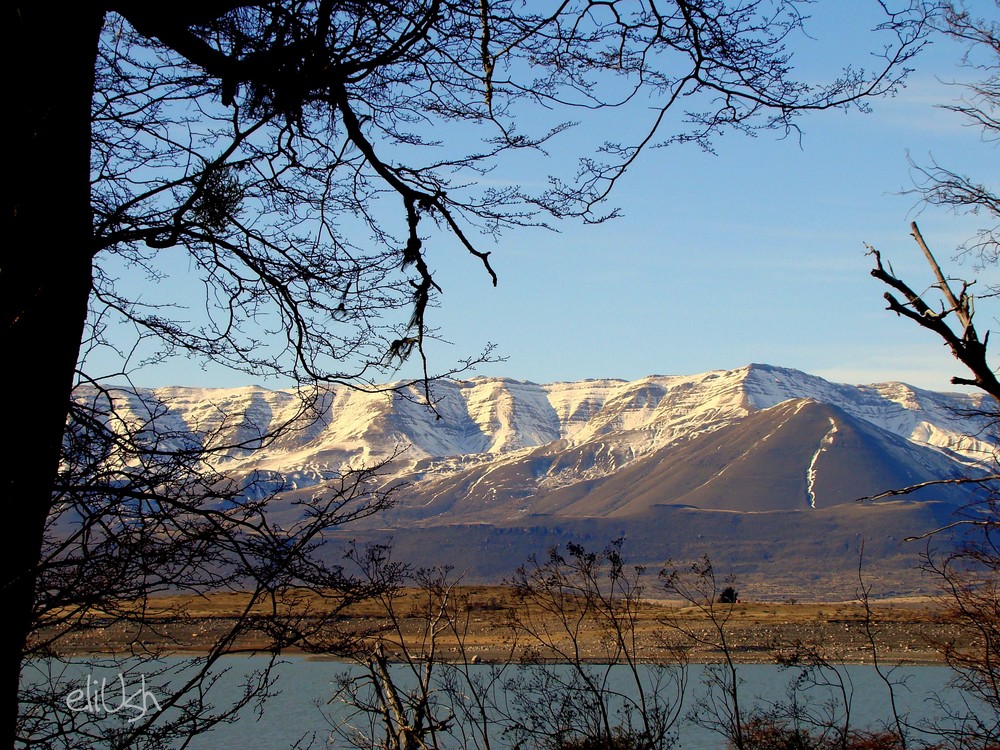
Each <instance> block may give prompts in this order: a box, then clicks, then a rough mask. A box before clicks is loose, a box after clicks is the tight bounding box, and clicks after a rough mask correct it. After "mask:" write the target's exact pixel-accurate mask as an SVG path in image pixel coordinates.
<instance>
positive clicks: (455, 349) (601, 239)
mask: <svg viewBox="0 0 1000 750" xmlns="http://www.w3.org/2000/svg"><path fill="white" fill-rule="evenodd" d="M836 5H837V7H838V8H842V7H843V6H841V5H839V4H836ZM985 5H987V6H988V5H989V3H985ZM836 32H837V33H834V34H832V35H831V38H833V39H838V38H849V37H843V36H841V30H840V29H837V30H836ZM842 33H844V34H846V33H848V32H847V31H846V30H843V32H842ZM961 54H962V48H961V47H959V46H958V45H955V44H953V43H950V42H948V41H946V40H943V39H940V40H937V41H936V42H935V43H934V44H933V45H932V46H931V47H930V48H929V49H927V50H926V51H925V53H924V54H922V55H921V57H920V58H919V59H918V60H917V61H916V64H915V67H916V71H915V72H914V73H913V74H912V76H911V78H910V81H909V84H908V86H907V88H906V89H904V90H903V91H902V92H901V93H900V94H899V95H898V96H896V97H895V98H893V99H888V100H883V101H876V102H874V103H873V105H872V108H873V112H872V113H871V114H867V115H866V114H860V113H858V112H850V113H844V112H840V111H830V112H824V113H818V114H813V115H809V116H808V117H805V118H803V119H802V121H801V126H802V129H803V135H802V137H801V139H798V138H795V137H791V138H785V139H781V138H779V137H778V136H777V135H776V134H771V133H766V132H765V133H762V134H760V135H759V136H758V137H756V138H747V137H745V136H741V135H738V134H729V135H726V136H725V137H723V138H722V139H720V140H719V141H718V142H717V143H716V153H715V154H708V153H704V152H702V151H701V150H699V149H698V148H697V147H694V146H680V147H676V146H675V147H670V148H666V149H658V150H654V151H650V152H648V153H646V154H645V158H644V159H642V160H641V161H640V163H639V164H638V165H636V167H635V168H634V169H633V170H632V171H631V172H630V173H629V174H628V175H627V176H626V177H625V179H624V180H623V181H622V183H621V184H620V185H619V189H618V192H617V194H616V195H615V196H614V203H615V204H616V205H619V206H621V207H622V211H623V216H622V218H620V219H617V220H615V221H611V222H608V223H606V224H603V225H599V226H581V225H578V224H575V223H572V222H565V223H562V224H561V225H559V226H558V229H559V230H560V231H559V232H558V233H555V232H547V231H544V230H518V231H514V232H509V233H507V234H506V235H505V236H504V238H503V239H502V240H501V241H500V242H499V243H497V244H496V245H495V246H493V245H489V244H487V246H485V247H484V249H490V250H492V256H491V260H492V262H493V265H494V267H495V269H496V271H497V273H498V274H499V277H500V283H499V286H498V287H497V288H496V289H494V288H492V287H491V286H490V283H489V279H488V277H487V276H486V274H485V273H484V272H483V270H482V268H481V266H478V265H477V262H476V261H475V259H473V258H471V257H470V256H468V255H467V254H465V253H464V251H462V250H461V249H459V248H457V247H456V246H454V245H453V244H449V243H440V242H439V243H430V244H429V245H428V247H429V248H430V250H429V262H430V265H431V266H432V268H434V269H436V271H437V274H438V279H439V282H440V284H441V286H442V288H443V290H444V295H443V297H442V299H441V307H440V308H439V309H437V310H435V311H434V312H433V323H434V324H435V325H436V326H437V327H438V328H440V330H441V335H442V336H443V337H445V338H447V339H448V340H449V341H450V342H451V343H450V345H448V346H435V347H433V348H432V349H431V354H432V356H433V357H434V358H435V359H436V360H437V362H439V363H440V365H439V366H441V367H444V366H447V364H448V363H450V362H451V361H452V360H455V359H459V358H462V357H465V356H469V355H473V354H475V353H476V352H478V351H479V350H480V349H482V347H483V346H484V345H485V344H486V342H493V343H495V344H496V345H497V347H498V351H497V353H498V354H499V355H500V356H503V357H506V361H504V362H500V363H495V364H489V365H484V366H481V367H480V368H479V369H478V371H477V373H476V374H481V375H503V376H509V377H514V378H519V379H526V380H533V381H536V382H550V381H556V380H578V379H582V378H594V377H617V378H625V379H633V378H638V377H641V376H643V375H647V374H653V373H657V374H685V373H693V372H700V371H704V370H710V369H718V368H731V367H738V366H741V365H744V364H747V363H749V362H767V363H770V364H775V365H781V366H787V367H794V368H798V369H802V370H806V371H808V372H811V373H814V374H817V375H820V376H823V377H826V378H829V379H832V380H836V381H841V382H852V383H867V382H876V381H882V380H904V381H907V382H910V383H912V384H914V385H918V386H922V387H928V388H936V389H949V388H951V386H950V385H949V383H948V379H949V377H950V376H951V375H954V374H964V373H962V372H961V370H960V369H959V368H958V367H957V363H955V362H954V360H953V359H952V358H951V356H950V355H949V354H948V352H947V350H946V349H944V348H943V347H942V346H941V345H940V344H939V343H938V342H937V341H936V340H934V339H933V338H932V337H931V336H930V335H929V334H925V332H923V331H920V330H917V329H916V327H915V326H913V325H912V324H911V323H908V322H907V321H903V320H900V319H897V318H896V317H895V316H892V315H890V314H889V313H888V312H886V311H885V310H884V307H885V305H884V301H883V300H882V297H881V295H882V291H883V290H882V289H881V288H880V285H879V284H878V283H877V282H876V281H874V280H873V279H871V278H870V277H869V275H868V271H869V270H870V268H871V259H870V258H866V257H865V248H864V243H866V242H867V243H870V244H872V245H874V246H875V247H877V248H878V249H879V250H880V251H882V253H883V256H884V257H885V258H886V259H887V260H890V261H891V262H892V264H893V266H894V268H895V269H896V271H897V272H898V273H899V274H900V275H901V276H904V277H905V278H908V279H911V280H912V281H913V283H914V285H915V286H917V287H919V288H923V286H924V285H925V284H929V283H930V278H929V276H928V272H927V270H926V268H925V267H924V266H923V265H922V263H923V261H922V259H921V257H920V256H919V254H918V251H917V248H916V245H915V244H914V243H913V241H912V240H911V239H910V238H909V236H908V233H909V222H910V221H913V220H916V221H918V223H919V224H920V226H921V229H922V231H923V233H924V235H925V237H926V238H927V240H928V242H929V243H930V245H931V246H932V248H934V249H935V250H936V251H937V252H938V255H939V259H940V260H941V261H942V262H945V261H949V262H950V258H951V257H952V255H953V254H954V249H955V248H956V246H958V245H959V244H960V243H961V242H962V241H963V240H965V239H967V238H968V237H969V236H971V235H972V234H973V233H974V231H975V229H976V228H977V227H978V226H980V223H981V221H983V220H982V219H977V218H976V217H956V216H955V215H953V214H951V213H949V212H947V211H944V210H939V209H924V208H922V207H921V206H920V205H919V204H918V201H917V198H916V197H915V196H913V195H905V194H901V191H904V190H906V189H907V188H909V187H911V186H912V177H913V176H912V169H911V167H910V164H909V162H908V156H909V158H912V159H913V160H914V161H915V162H917V163H923V164H926V163H928V162H929V161H930V159H931V158H932V157H933V158H934V159H936V160H937V161H938V162H939V163H941V164H943V165H946V166H948V167H950V168H952V169H955V170H958V171H963V170H967V171H969V172H971V173H972V174H973V175H977V176H978V177H979V178H980V179H984V180H985V179H988V178H990V177H992V176H993V174H994V172H995V167H996V150H995V147H993V146H991V145H990V144H984V143H982V142H981V140H980V137H979V133H978V132H976V131H974V130H972V129H970V128H968V127H966V126H965V125H964V123H963V122H962V121H961V120H960V119H959V118H958V117H957V116H956V115H954V114H951V113H948V112H946V111H942V110H940V109H938V108H936V107H935V105H940V104H946V103H948V102H950V101H953V100H954V99H955V98H956V97H957V96H959V95H960V94H961V91H960V90H959V89H958V88H956V87H955V86H952V85H948V83H947V82H949V81H953V80H955V79H956V78H965V79H968V78H969V77H970V76H971V75H973V74H972V73H971V72H968V71H963V70H961V69H960V68H959V67H958V63H959V60H960V58H961ZM591 135H593V134H591ZM586 136H587V134H586V133H583V134H582V135H580V136H573V138H571V139H569V140H568V141H567V144H566V145H567V147H568V148H570V149H571V150H572V149H573V148H574V147H576V146H578V145H579V144H580V143H583V142H585V141H586V140H587V137H586ZM576 138H578V139H579V140H578V141H577V140H574V139H576ZM951 267H952V268H953V269H954V270H956V272H957V273H959V274H960V275H968V276H971V277H977V278H979V279H980V283H981V284H982V283H984V282H985V281H986V280H987V275H988V274H990V273H991V272H990V271H982V272H978V271H975V270H974V269H973V268H971V266H970V265H969V264H968V263H966V264H965V265H956V264H952V266H951ZM992 275H993V276H996V273H995V271H994V272H992ZM920 280H923V281H922V282H921V281H920ZM994 322H995V321H994V319H993V317H992V316H991V314H990V310H988V309H987V305H986V304H985V303H984V304H983V305H981V306H980V310H979V323H980V326H981V327H982V328H986V327H989V326H990V325H992V324H993V323H994ZM953 363H954V364H953ZM401 374H405V371H404V372H403V373H401ZM133 381H134V382H136V383H137V384H142V385H154V386H155V385H164V384H180V385H240V384H246V383H248V382H252V381H250V380H249V379H248V376H246V375H243V374H239V373H228V372H224V371H218V370H208V371H203V370H202V369H200V368H199V367H198V366H197V365H196V363H193V362H186V361H184V360H178V359H174V360H171V361H169V362H168V363H165V364H164V365H162V366H160V367H158V368H152V369H147V370H142V371H139V372H136V373H134V375H133ZM261 384H262V385H274V386H280V385H282V384H281V383H266V382H265V383H261Z"/></svg>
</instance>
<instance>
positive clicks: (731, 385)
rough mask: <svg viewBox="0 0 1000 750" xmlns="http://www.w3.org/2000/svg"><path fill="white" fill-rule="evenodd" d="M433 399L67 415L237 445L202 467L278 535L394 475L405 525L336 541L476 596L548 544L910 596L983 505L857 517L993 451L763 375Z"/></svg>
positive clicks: (877, 388) (499, 384) (969, 404)
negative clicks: (247, 481)
mask: <svg viewBox="0 0 1000 750" xmlns="http://www.w3.org/2000/svg"><path fill="white" fill-rule="evenodd" d="M434 389H435V390H434V395H435V397H436V402H435V406H434V410H431V409H429V408H428V407H427V406H426V405H422V404H420V403H419V398H420V395H421V392H420V390H419V389H417V388H416V387H411V388H409V389H408V390H407V389H406V388H404V389H403V390H404V393H403V394H402V395H393V394H391V393H389V392H379V393H366V392H360V391H357V390H351V389H348V388H345V387H336V388H331V389H328V390H327V391H324V392H320V393H318V394H316V395H315V398H314V399H313V400H312V401H307V402H306V403H305V406H306V408H304V407H303V402H302V401H301V400H300V399H299V398H298V397H297V394H295V393H294V392H291V391H283V390H269V389H266V388H261V387H257V386H249V387H244V388H238V389H203V388H179V387H174V388H165V389H136V390H127V389H122V390H115V391H112V392H109V393H107V394H106V395H105V396H101V393H102V392H98V391H96V390H88V389H86V388H81V389H78V391H77V393H76V399H77V400H78V402H80V403H82V404H87V403H88V402H91V403H92V402H94V401H98V400H100V398H112V399H114V400H115V402H116V408H117V415H118V418H120V419H121V420H123V421H124V422H129V421H131V422H133V423H135V424H137V425H144V424H146V423H147V422H148V423H149V427H150V428H151V429H155V430H161V431H162V430H166V431H170V432H171V440H175V441H178V442H179V443H182V444H191V443H198V442H199V441H200V442H201V443H202V444H204V443H211V442H214V443H216V444H220V445H232V444H240V446H241V447H240V448H238V449H231V450H227V451H222V452H221V453H220V454H219V455H216V456H213V457H212V459H211V460H212V461H213V462H215V463H216V464H217V465H218V468H219V469H220V470H221V471H224V472H226V473H229V474H232V475H237V476H239V475H241V474H243V475H251V474H252V475H253V476H254V477H255V478H256V480H258V484H259V486H260V487H261V488H262V489H264V490H266V489H270V490H274V491H278V492H279V493H280V494H281V497H280V498H279V500H278V502H277V503H275V504H274V506H273V511H272V513H273V516H274V519H275V521H276V522H278V523H281V524H283V525H284V524H286V522H288V523H289V524H290V523H294V514H295V513H298V512H299V511H298V510H297V507H298V506H296V505H295V500H297V499H301V498H303V497H308V496H311V495H313V494H316V493H319V492H322V491H324V489H325V488H326V487H327V486H328V483H330V486H331V487H336V483H337V478H338V477H339V476H340V475H341V473H342V472H344V471H345V470H348V469H350V468H351V467H359V466H362V465H366V466H372V465H381V464H383V462H388V463H386V464H385V465H384V466H382V479H381V481H382V482H383V483H384V484H383V486H384V487H394V488H395V490H394V492H395V497H396V500H397V502H396V505H395V506H394V507H393V508H392V509H391V510H389V511H388V512H387V513H386V514H384V515H381V516H377V517H371V518H368V519H364V520H363V521H357V522H354V523H352V524H350V528H349V529H345V530H343V532H340V531H333V532H331V535H330V539H332V540H336V539H340V540H341V541H347V540H352V539H353V540H364V539H368V540H385V539H386V538H387V537H392V538H394V540H395V543H396V544H397V545H398V546H399V547H400V549H402V550H404V551H405V553H406V555H407V556H408V559H410V560H411V561H412V562H413V563H414V564H417V565H427V566H434V565H440V564H450V565H454V566H456V567H458V568H459V569H460V570H465V571H473V573H470V575H473V576H474V577H477V578H479V579H483V580H490V579H492V580H496V579H497V578H499V577H502V576H503V575H509V574H511V573H512V572H513V569H514V568H515V567H516V565H517V564H519V563H520V562H523V557H520V555H522V554H527V553H542V552H544V550H545V548H546V547H548V546H550V545H551V544H554V543H561V542H564V541H567V540H574V541H579V540H584V541H588V543H596V544H598V545H603V544H605V543H607V541H609V540H610V539H611V538H614V537H616V536H627V537H629V538H630V539H631V540H632V541H633V543H634V545H635V546H634V547H633V548H632V554H633V555H634V557H633V559H634V560H635V561H636V562H639V563H642V564H646V565H655V564H656V563H657V562H662V561H663V559H665V558H666V557H667V556H671V555H674V554H679V555H681V556H683V555H697V554H701V552H699V550H702V549H703V550H704V551H705V552H710V553H711V554H712V555H713V558H715V557H719V558H720V559H721V560H724V561H725V562H726V564H727V565H728V566H729V568H730V569H731V570H734V571H740V572H741V574H742V575H743V576H745V577H749V579H751V580H756V581H757V582H758V585H760V586H765V585H767V586H771V585H772V584H773V581H772V579H773V578H774V576H775V573H774V570H773V563H774V561H775V559H776V557H778V556H785V558H786V559H783V561H782V565H784V566H786V567H787V568H788V569H787V570H784V572H783V573H782V580H783V581H786V583H784V584H782V586H785V587H787V586H791V585H792V583H788V582H793V581H799V584H796V585H801V586H805V585H807V582H808V581H829V586H831V587H835V586H840V587H841V588H842V590H843V591H845V592H849V591H851V590H853V587H854V585H855V584H856V582H857V578H856V575H857V564H858V555H859V554H860V549H861V548H862V547H864V549H866V550H867V551H866V553H865V554H866V556H868V557H869V558H872V559H875V560H877V561H878V564H879V565H880V566H881V567H882V571H881V573H880V575H883V576H884V577H885V579H886V580H887V581H888V580H892V581H894V583H893V585H894V586H895V587H896V589H895V590H897V591H899V590H903V589H906V590H911V591H918V590H920V587H921V586H922V585H923V584H922V583H921V582H920V580H919V575H917V574H915V573H914V572H913V571H914V570H915V569H916V564H915V563H913V562H912V557H913V554H912V553H907V552H905V551H904V550H901V549H900V548H899V545H900V540H901V539H903V538H905V537H906V536H914V535H919V534H921V533H924V532H926V531H928V530H929V529H931V528H935V527H937V526H941V525H944V524H945V523H946V522H947V519H949V518H952V516H953V514H954V513H955V512H956V511H957V510H958V509H959V508H961V507H962V506H964V505H965V504H967V503H968V502H970V501H971V500H973V499H974V496H973V495H972V494H971V493H970V492H969V491H967V490H966V489H965V487H963V486H952V487H943V486H938V487H931V488H928V489H927V490H925V491H922V492H921V493H918V494H915V495H912V496H908V497H907V498H905V499H903V500H891V501H885V502H881V503H877V504H858V503H856V502H855V500H856V499H857V498H859V497H862V496H865V495H871V494H875V493H877V492H881V491H883V490H888V489H892V488H896V487H899V486H905V485H912V484H915V483H918V482H924V481H930V480H934V479H942V478H953V477H958V476H969V475H971V474H974V473H975V472H977V471H979V470H980V467H981V466H982V465H985V464H986V463H988V462H989V461H990V460H992V458H993V457H994V454H995V452H996V449H997V445H998V440H997V437H996V435H995V434H994V430H995V426H994V425H993V424H992V422H991V420H990V419H989V412H991V411H992V412H995V411H996V404H994V403H992V402H991V401H990V400H989V399H988V397H986V396H983V395H979V394H974V393H939V392H935V391H927V390H924V389H919V388H914V387H912V386H908V385H906V384H903V383H880V384H872V385H863V386H852V385H846V384H840V383H831V382H829V381H826V380H824V379H822V378H819V377H816V376H814V375H809V374H807V373H803V372H800V371H797V370H792V369H789V368H781V367H775V366H772V365H763V364H751V365H747V366H744V367H742V368H736V369H733V370H713V371H709V372H705V373H697V374H694V375H673V376H670V375H650V376H646V377H644V378H639V379H637V380H633V381H627V380H620V379H610V378H608V379H591V380H585V381H575V382H557V383H549V384H537V383H533V382H531V381H523V380H515V379H512V378H489V377H477V378H473V379H469V380H461V381H442V382H438V383H435V384H434ZM286 424H287V425H290V428H289V429H286V430H284V431H279V432H278V434H277V435H275V436H271V437H268V438H267V439H264V435H265V434H266V433H267V432H268V431H270V430H273V429H274V428H275V426H280V425H286ZM740 519H744V520H743V521H741V520H740ZM695 529H697V530H698V531H697V533H696V534H694V535H692V534H690V533H687V530H692V531H693V530H695ZM744 534H747V535H749V536H746V537H743V536H741V535H744ZM345 535H346V536H345ZM452 535H457V537H456V538H455V539H452ZM609 535H610V536H609ZM863 539H864V540H867V541H866V543H865V544H862V540H863ZM477 540H478V541H477ZM666 548H669V549H666ZM331 554H336V553H335V552H332V551H331ZM442 555H447V556H448V557H446V558H445V559H442ZM905 560H911V563H906V562H904V561H905ZM769 566H770V567H769ZM838 566H839V567H838ZM834 568H836V570H834ZM838 571H839V572H838ZM768 581H772V583H768ZM823 585H824V586H826V585H827V584H826V583H824V584H823ZM900 587H902V588H900ZM829 590H830V591H832V590H834V589H833V588H830V589H829ZM797 595H801V591H800V592H798V594H797Z"/></svg>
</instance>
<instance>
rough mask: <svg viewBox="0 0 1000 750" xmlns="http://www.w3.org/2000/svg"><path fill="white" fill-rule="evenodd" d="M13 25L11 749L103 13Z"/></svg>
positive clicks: (83, 200)
mask: <svg viewBox="0 0 1000 750" xmlns="http://www.w3.org/2000/svg"><path fill="white" fill-rule="evenodd" d="M13 5H15V6H16V7H11V8H9V9H8V11H7V21H5V22H4V28H5V33H6V35H7V40H6V41H7V43H6V44H5V45H4V54H5V55H6V56H7V63H6V64H5V66H4V69H5V70H7V71H8V78H7V83H8V87H9V88H8V95H7V106H8V107H9V110H8V122H9V125H8V131H7V132H8V134H9V136H8V139H7V154H6V158H5V162H6V165H7V167H8V170H9V172H8V181H7V184H8V193H7V195H8V198H7V202H8V207H7V210H6V212H5V218H4V221H5V223H6V230H5V231H4V233H3V236H4V244H5V249H4V253H3V260H2V262H0V309H2V311H3V317H2V323H0V326H2V328H0V331H2V333H0V336H2V339H0V351H2V352H3V358H4V378H3V381H2V382H3V384H4V386H5V387H4V393H5V394H6V403H7V413H6V415H5V416H6V423H7V435H8V442H7V447H6V448H5V449H4V450H3V452H2V455H3V459H2V460H3V463H4V466H3V477H2V480H0V481H2V483H3V485H2V486H3V495H2V498H0V502H2V503H3V523H4V527H5V532H6V533H5V537H6V538H5V546H6V548H7V550H8V552H7V555H6V558H7V559H6V561H5V565H4V567H3V575H4V592H3V597H4V598H3V604H4V609H5V621H6V623H7V631H6V633H7V634H5V636H4V638H3V649H4V650H5V652H6V653H5V654H4V658H3V662H2V663H3V670H4V671H3V676H2V680H3V692H2V698H0V699H2V700H3V707H4V714H3V717H4V724H3V732H4V734H3V737H5V738H6V739H3V740H0V742H3V743H4V744H5V745H6V746H7V747H11V746H13V744H14V740H15V738H16V731H17V712H18V701H17V692H18V679H19V674H20V667H21V659H22V654H23V651H24V646H25V642H26V639H27V636H28V634H29V632H30V629H31V625H32V620H33V614H32V613H33V609H34V596H35V578H36V568H37V562H38V559H39V555H40V551H41V545H42V535H43V530H44V525H45V519H46V516H47V514H48V512H49V507H50V503H51V497H52V483H53V480H54V477H55V474H56V471H57V468H58V464H59V453H60V444H61V441H62V434H63V427H64V425H65V422H66V415H67V405H68V403H69V398H70V393H71V389H72V386H73V380H74V370H75V367H76V361H77V357H78V355H79V350H80V340H81V336H82V334H83V330H84V325H85V321H86V316H87V298H88V295H89V294H90V289H91V272H92V258H93V229H92V220H91V209H90V143H91V130H90V128H91V124H90V108H91V99H92V94H93V87H94V65H95V59H96V54H97V43H98V37H99V34H100V28H101V23H102V18H103V11H102V10H101V9H100V8H99V7H98V6H97V5H94V4H91V3H89V2H86V0H84V2H80V3H68V4H66V5H62V6H55V5H52V4H51V3H42V2H22V3H14V4H13Z"/></svg>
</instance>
